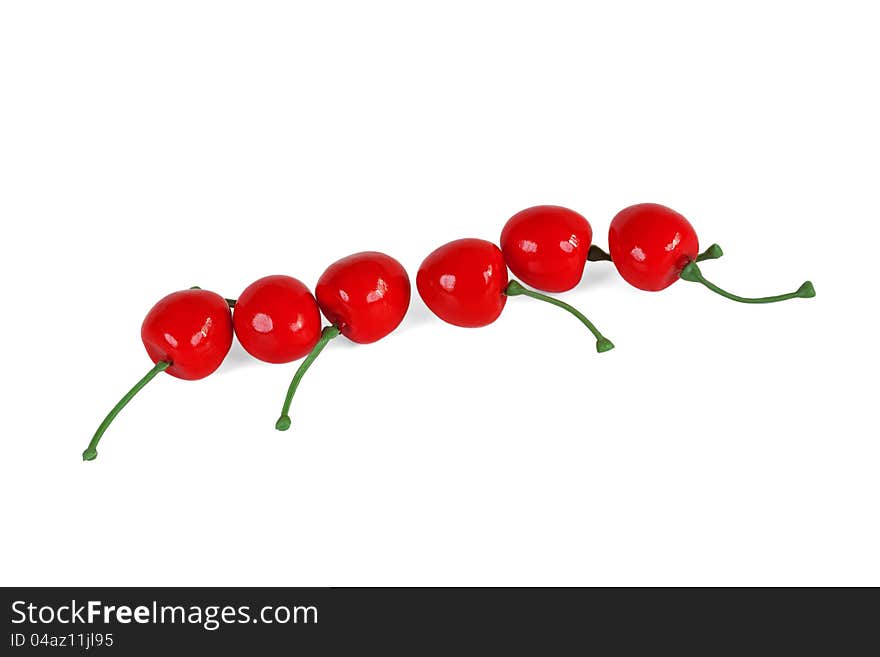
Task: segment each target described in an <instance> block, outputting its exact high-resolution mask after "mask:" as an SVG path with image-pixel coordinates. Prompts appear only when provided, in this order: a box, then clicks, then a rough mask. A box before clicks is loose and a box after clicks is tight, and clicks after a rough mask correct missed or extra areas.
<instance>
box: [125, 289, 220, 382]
mask: <svg viewBox="0 0 880 657" xmlns="http://www.w3.org/2000/svg"><path fill="white" fill-rule="evenodd" d="M141 340H143V342H144V347H146V349H147V354H148V355H149V356H150V359H151V360H152V361H153V362H154V363H158V362H159V361H163V360H164V361H168V362H170V363H171V364H170V365H169V366H168V369H167V370H165V371H166V372H167V373H168V374H170V375H171V376H176V377H177V378H179V379H188V380H196V379H203V378H205V377H206V376H208V375H209V374H211V373H212V372H213V371H214V370H216V369H217V368H218V367H220V363H222V362H223V359H224V358H226V354H227V353H229V348H230V347H231V346H232V317H231V315H230V312H229V305H228V304H227V303H226V299H224V298H223V297H221V296H220V295H219V294H215V293H214V292H208V291H207V290H182V291H180V292H173V293H172V294H169V295H168V296H167V297H165V298H164V299H161V300H160V301H159V302H158V303H157V304H156V305H155V306H153V307H152V308H151V309H150V312H148V313H147V316H146V317H145V318H144V323H143V324H142V325H141Z"/></svg>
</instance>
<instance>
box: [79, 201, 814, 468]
mask: <svg viewBox="0 0 880 657" xmlns="http://www.w3.org/2000/svg"><path fill="white" fill-rule="evenodd" d="M592 239H593V231H592V229H591V228H590V224H589V222H588V221H587V220H586V219H585V218H584V217H582V216H581V215H580V214H578V213H577V212H574V211H573V210H569V209H567V208H563V207H559V206H552V205H541V206H536V207H533V208H528V209H526V210H523V211H522V212H519V213H517V214H515V215H514V216H513V217H511V218H510V220H509V221H508V222H507V224H506V225H505V226H504V230H502V232H501V248H500V249H499V248H498V247H497V246H496V245H495V244H493V243H491V242H487V241H485V240H480V239H460V240H455V241H454V242H450V243H448V244H444V245H443V246H441V247H440V248H439V249H437V250H436V251H434V252H433V253H431V254H430V255H429V256H428V257H427V258H425V260H424V262H423V263H422V265H421V267H419V271H418V275H417V277H416V286H417V287H418V290H419V294H420V295H421V297H422V299H423V300H424V302H425V304H426V305H427V306H428V308H430V309H431V311H432V312H433V313H434V314H436V315H437V316H438V317H439V318H440V319H442V320H443V321H446V322H449V323H450V324H454V325H456V326H464V327H478V326H485V325H487V324H491V323H492V322H494V321H495V320H496V319H498V317H499V316H500V315H501V311H502V310H503V309H504V304H505V303H506V302H507V297H509V296H517V295H525V296H529V297H532V298H535V299H540V300H542V301H546V302H548V303H551V304H553V305H556V306H559V307H561V308H563V309H565V310H567V311H569V312H571V313H572V314H573V315H575V316H576V317H577V318H578V319H579V320H580V321H582V322H583V323H584V324H585V325H586V327H587V328H588V329H589V330H590V331H591V332H592V333H593V335H594V336H595V337H596V349H597V351H599V352H603V351H608V350H609V349H612V348H613V347H614V345H613V344H612V343H611V341H610V340H608V339H607V338H605V337H604V336H603V335H602V334H601V333H600V332H599V330H598V329H597V328H596V327H595V326H594V325H593V324H592V323H591V322H590V320H589V319H587V318H586V317H585V316H584V315H583V314H581V313H580V312H579V311H578V310H576V309H575V308H573V307H571V306H570V305H568V304H567V303H565V302H563V301H560V300H559V299H555V298H553V297H549V296H546V295H544V294H541V293H540V292H536V291H535V290H531V289H529V288H526V287H525V286H523V285H522V284H521V283H519V282H518V281H516V280H508V275H507V271H508V269H510V271H512V272H513V273H514V275H516V276H517V277H519V278H520V279H522V281H523V282H525V283H526V284H527V285H530V286H531V287H533V288H536V289H538V290H543V291H545V292H564V291H566V290H570V289H571V288H573V287H574V286H575V285H577V284H578V283H579V282H580V280H581V277H582V276H583V272H584V266H585V265H586V262H587V260H592V261H595V260H610V261H612V262H613V263H614V265H615V266H616V267H617V270H618V271H619V272H620V275H621V276H623V278H624V279H625V280H626V281H627V282H629V283H630V284H631V285H634V286H635V287H637V288H640V289H642V290H650V291H656V290H662V289H664V288H666V287H668V286H670V285H672V283H674V282H675V281H676V280H678V279H679V278H681V279H684V280H686V281H694V282H698V283H701V284H703V285H704V286H706V287H707V288H709V289H710V290H712V291H714V292H717V293H718V294H721V295H722V296H725V297H727V298H730V299H733V300H734V301H740V302H743V303H769V302H773V301H783V300H785V299H793V298H796V297H801V298H807V297H813V296H815V294H816V293H815V291H814V289H813V285H812V284H811V283H810V282H809V281H807V282H805V283H804V284H803V285H801V287H800V288H799V289H798V290H797V291H795V292H791V293H788V294H782V295H778V296H772V297H760V298H745V297H739V296H736V295H733V294H730V293H729V292H726V291H725V290H722V289H721V288H719V287H717V286H716V285H714V284H713V283H710V282H709V281H707V280H706V279H705V278H704V277H703V275H702V272H701V271H700V268H699V266H698V265H697V263H698V262H701V261H703V260H708V259H713V258H718V257H720V256H721V249H720V248H719V247H718V245H716V244H713V245H712V246H711V247H709V248H708V249H707V250H706V251H705V252H703V253H700V252H699V246H698V241H697V234H696V232H694V229H693V227H692V226H691V225H690V223H689V222H688V221H687V219H685V218H684V217H683V216H682V215H680V214H679V213H677V212H675V211H674V210H671V209H670V208H667V207H664V206H662V205H657V204H653V203H642V204H639V205H633V206H631V207H628V208H626V209H624V210H622V211H621V212H619V213H618V214H617V215H616V216H615V217H614V219H613V221H612V222H611V228H610V230H609V232H608V245H609V250H610V254H608V253H605V252H604V251H602V250H601V249H600V248H598V247H596V246H593V245H592ZM409 301H410V281H409V277H408V276H407V273H406V271H405V270H404V268H403V267H402V266H401V264H400V263H399V262H397V260H395V259H394V258H392V257H390V256H387V255H385V254H383V253H377V252H364V253H356V254H354V255H351V256H348V257H347V258H343V259H342V260H339V261H337V262H335V263H333V264H332V265H330V266H329V267H328V268H327V270H326V271H325V272H324V273H323V274H322V275H321V277H320V278H319V279H318V285H317V287H316V288H315V294H314V296H312V293H311V292H310V291H309V289H308V288H307V287H306V286H305V285H303V284H302V283H301V282H300V281H298V280H297V279H295V278H291V277H290V276H267V277H265V278H261V279H260V280H258V281H255V282H254V283H252V284H251V285H249V286H248V287H247V288H246V289H245V290H244V291H243V292H242V293H241V296H239V298H238V299H237V300H232V299H224V298H223V297H221V296H220V295H218V294H215V293H214V292H208V291H206V290H201V289H199V288H192V289H189V290H183V291H180V292H174V293H172V294H169V295H168V296H166V297H165V298H164V299H162V300H160V301H159V302H158V303H157V304H156V305H155V306H153V308H152V309H151V310H150V312H149V313H147V316H146V318H145V319H144V323H143V326H142V327H141V339H142V340H143V343H144V346H145V347H146V349H147V354H149V356H150V358H151V359H152V361H153V362H154V363H155V366H154V367H153V368H152V369H151V370H150V371H149V372H148V373H147V375H146V376H145V377H144V378H143V379H141V380H140V381H138V383H137V384H135V386H134V387H133V388H132V389H131V390H130V391H129V392H128V393H127V394H126V395H125V396H124V397H123V398H122V399H121V400H120V401H119V403H118V404H117V405H116V406H114V407H113V409H112V410H111V411H110V413H109V414H108V415H107V417H106V418H105V419H104V421H103V422H102V423H101V425H100V426H99V427H98V430H97V431H96V432H95V435H94V437H93V438H92V440H91V442H90V443H89V446H88V448H87V449H86V450H85V451H84V452H83V459H84V460H87V461H91V460H93V459H94V458H95V457H96V456H97V455H98V451H97V447H98V442H99V441H100V439H101V436H102V435H103V434H104V432H105V431H106V430H107V427H108V426H109V425H110V423H111V422H112V421H113V419H114V418H115V417H116V415H117V414H118V413H119V411H120V410H122V408H123V407H124V406H125V405H126V404H127V403H128V402H129V401H130V400H131V399H132V397H134V396H135V395H136V394H137V393H138V391H140V389H141V388H143V387H144V386H145V385H146V384H147V383H148V382H149V381H150V380H152V379H153V377H155V376H156V375H157V374H158V373H159V372H167V373H168V374H170V375H172V376H176V377H178V378H181V379H191V380H194V379H201V378H204V377H206V376H208V375H209V374H211V373H212V372H213V371H214V370H216V369H217V368H218V367H219V366H220V363H221V362H223V359H224V358H225V357H226V354H227V353H228V352H229V349H230V347H231V346H232V334H233V332H234V333H235V335H236V337H237V338H238V341H239V342H240V343H241V345H242V347H244V349H245V350H246V351H247V352H248V353H249V354H251V355H252V356H254V357H255V358H258V359H259V360H262V361H266V362H268V363H289V362H291V361H294V360H297V359H299V358H302V357H303V356H305V359H304V360H303V362H302V364H301V365H300V367H299V369H298V370H297V372H296V374H295V375H294V377H293V380H292V381H291V383H290V387H289V389H288V391H287V396H286V398H285V400H284V405H283V407H282V411H281V416H280V417H279V418H278V421H277V422H276V424H275V427H276V428H277V429H279V430H281V431H284V430H286V429H288V428H289V427H290V416H289V414H288V413H289V410H290V405H291V402H292V401H293V395H294V393H295V392H296V388H297V386H298V385H299V383H300V380H301V379H302V377H303V375H304V374H305V372H306V370H308V368H309V366H310V365H311V364H312V362H314V360H315V358H317V356H318V354H320V353H321V350H323V349H324V347H325V346H326V345H327V343H328V342H330V340H332V339H333V338H335V337H337V336H338V335H339V334H340V333H341V334H342V335H344V336H345V337H347V338H348V339H349V340H352V341H353V342H358V343H361V344H368V343H370V342H375V341H376V340H379V339H381V338H383V337H385V336H386V335H388V334H389V333H391V332H392V331H393V330H394V329H395V328H397V326H398V325H399V324H400V322H401V321H403V318H404V315H406V311H407V309H408V307H409ZM321 313H323V314H324V316H325V317H326V318H327V320H328V321H329V322H330V324H329V325H328V326H325V327H324V328H323V329H322V328H321Z"/></svg>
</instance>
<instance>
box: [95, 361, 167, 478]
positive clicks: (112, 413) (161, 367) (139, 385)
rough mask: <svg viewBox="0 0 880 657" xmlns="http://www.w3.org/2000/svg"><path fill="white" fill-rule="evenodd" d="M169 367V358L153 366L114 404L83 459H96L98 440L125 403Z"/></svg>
mask: <svg viewBox="0 0 880 657" xmlns="http://www.w3.org/2000/svg"><path fill="white" fill-rule="evenodd" d="M169 367H171V361H168V360H160V361H159V362H158V363H156V364H155V365H154V366H153V369H151V370H150V371H149V372H147V374H146V376H145V377H144V378H143V379H141V380H140V381H138V382H137V383H135V384H134V387H133V388H132V389H131V390H129V391H128V392H127V393H125V396H124V397H123V398H122V399H120V400H119V403H117V404H116V406H114V407H113V408H112V409H111V410H110V412H109V413H107V417H105V418H104V421H103V422H101V426H99V427H98V430H97V431H95V435H94V436H93V437H92V441H91V442H90V443H89V446H88V447H87V448H86V450H85V451H84V452H83V455H82V456H83V461H94V460H95V458H97V456H98V442H100V440H101V436H103V435H104V432H105V431H107V427H109V426H110V423H111V422H113V420H114V419H115V418H116V416H117V415H119V411H121V410H122V409H123V408H125V405H126V404H127V403H128V402H130V401H131V400H132V398H133V397H134V396H135V395H136V394H138V393H139V392H140V391H141V388H143V387H144V386H145V385H147V384H148V383H149V382H150V381H152V380H153V378H154V377H155V376H156V375H157V374H158V373H159V372H164V371H165V370H167V369H168V368H169Z"/></svg>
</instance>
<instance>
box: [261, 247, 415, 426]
mask: <svg viewBox="0 0 880 657" xmlns="http://www.w3.org/2000/svg"><path fill="white" fill-rule="evenodd" d="M315 297H316V298H317V300H318V306H319V307H320V309H321V312H322V313H324V316H325V317H326V318H327V319H328V320H329V321H330V326H326V327H324V330H323V331H321V337H320V338H319V339H318V342H317V343H316V344H315V346H314V348H313V349H312V351H311V352H310V353H309V355H308V356H306V358H305V360H304V361H303V362H302V364H301V365H300V366H299V369H298V370H297V371H296V374H294V375H293V380H292V381H291V382H290V387H289V388H288V389H287V397H285V399H284V405H283V406H282V408H281V416H280V417H279V418H278V421H277V422H276V423H275V428H276V429H278V430H279V431H286V430H287V429H289V428H290V415H289V414H288V413H289V411H290V405H291V403H292V402H293V395H294V393H296V389H297V387H299V384H300V381H301V380H302V377H303V375H304V374H305V373H306V371H308V369H309V367H311V365H312V363H313V362H314V361H315V359H316V358H317V357H318V354H320V353H321V351H322V350H323V349H324V347H326V346H327V343H329V342H330V341H331V340H332V339H334V338H335V337H337V336H338V335H339V334H340V333H341V334H342V335H344V336H345V337H347V338H348V339H349V340H351V341H352V342H359V343H361V344H368V343H370V342H375V341H376V340H380V339H382V338H384V337H385V336H386V335H388V334H389V333H391V331H393V330H394V329H396V328H397V327H398V326H399V325H400V322H402V321H403V318H404V316H405V315H406V311H407V309H408V308H409V299H410V283H409V276H407V274H406V270H405V269H404V268H403V266H402V265H401V264H400V263H399V262H397V260H395V259H394V258H392V257H391V256H388V255H385V254H384V253H378V252H376V251H364V252H362V253H355V254H354V255H350V256H348V257H346V258H342V260H337V261H336V262H334V263H333V264H332V265H330V266H329V267H327V269H326V270H325V271H324V273H323V274H321V278H319V279H318V285H317V286H316V287H315Z"/></svg>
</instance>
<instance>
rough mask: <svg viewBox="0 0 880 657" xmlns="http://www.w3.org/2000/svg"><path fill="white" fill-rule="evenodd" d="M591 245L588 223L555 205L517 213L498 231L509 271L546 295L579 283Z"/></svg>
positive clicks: (591, 234)
mask: <svg viewBox="0 0 880 657" xmlns="http://www.w3.org/2000/svg"><path fill="white" fill-rule="evenodd" d="M592 241H593V229H592V228H591V227H590V222H588V221H587V220H586V219H585V218H584V217H582V216H581V215H579V214H578V213H577V212H575V211H574V210H569V209H568V208H563V207H560V206H558V205H536V206H535V207H533V208H527V209H526V210H523V211H521V212H517V213H516V214H515V215H513V216H512V217H511V218H510V219H508V220H507V223H506V224H504V229H503V230H502V231H501V251H502V252H503V253H504V260H505V261H506V262H507V266H508V267H510V271H512V272H513V274H514V275H515V276H517V277H518V278H520V279H522V280H523V282H525V283H526V285H530V286H532V287H534V288H537V289H539V290H544V291H546V292H565V291H566V290H570V289H571V288H573V287H574V286H575V285H577V284H578V283H579V282H580V280H581V277H582V276H583V275H584V265H585V264H586V263H587V256H588V255H589V251H590V243H591V242H592Z"/></svg>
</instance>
